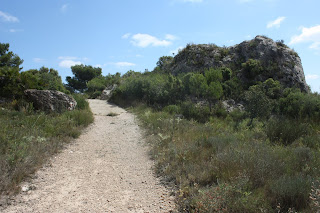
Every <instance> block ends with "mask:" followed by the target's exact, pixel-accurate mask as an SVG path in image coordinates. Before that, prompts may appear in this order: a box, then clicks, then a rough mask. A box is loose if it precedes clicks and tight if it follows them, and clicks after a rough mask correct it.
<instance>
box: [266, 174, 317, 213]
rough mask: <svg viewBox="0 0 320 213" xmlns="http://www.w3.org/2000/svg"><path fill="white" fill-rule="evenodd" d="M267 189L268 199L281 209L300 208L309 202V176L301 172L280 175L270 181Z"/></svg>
mask: <svg viewBox="0 0 320 213" xmlns="http://www.w3.org/2000/svg"><path fill="white" fill-rule="evenodd" d="M269 191H270V192H269V193H270V197H269V199H271V201H272V203H273V204H274V205H275V206H276V205H280V208H281V211H287V210H288V209H289V208H294V209H295V210H301V209H303V208H306V207H307V206H308V203H309V193H310V191H311V178H310V177H308V176H305V175H303V174H297V175H295V176H287V175H285V176H281V177H280V178H278V179H276V180H274V181H272V182H271V183H270V186H269Z"/></svg>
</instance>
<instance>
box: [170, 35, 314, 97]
mask: <svg viewBox="0 0 320 213" xmlns="http://www.w3.org/2000/svg"><path fill="white" fill-rule="evenodd" d="M250 66H255V68H254V69H252V70H254V71H252V70H251V71H250V69H248V67H249V68H250ZM211 67H213V68H218V67H228V68H231V69H232V70H233V72H235V73H236V75H237V76H238V78H239V79H240V80H241V81H242V82H244V83H247V82H250V81H251V82H252V81H265V80H267V79H268V78H273V79H274V80H277V81H279V82H280V83H281V84H282V85H284V86H285V87H294V86H295V87H298V88H300V89H301V90H302V91H304V92H308V91H309V87H308V85H307V83H306V81H305V76H304V72H303V68H302V64H301V60H300V57H299V56H298V54H297V53H296V52H295V51H294V50H292V49H290V48H289V47H288V46H286V45H285V44H284V43H283V41H276V42H275V41H273V40H272V39H270V38H267V37H265V36H256V37H255V38H254V39H252V40H250V41H244V42H242V43H240V44H238V45H235V46H231V47H218V46H216V45H214V44H199V45H194V44H191V45H187V46H186V48H184V49H183V50H181V51H180V52H179V53H178V54H177V55H176V56H175V57H174V59H173V61H172V63H171V65H170V68H169V69H170V71H171V73H173V74H175V75H177V74H179V73H182V72H199V71H200V72H203V71H204V69H208V68H211Z"/></svg>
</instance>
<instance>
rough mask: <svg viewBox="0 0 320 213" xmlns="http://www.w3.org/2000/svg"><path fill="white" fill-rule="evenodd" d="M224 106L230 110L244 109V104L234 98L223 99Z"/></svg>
mask: <svg viewBox="0 0 320 213" xmlns="http://www.w3.org/2000/svg"><path fill="white" fill-rule="evenodd" d="M222 107H223V108H224V109H225V110H226V111H227V112H228V113H230V112H233V111H234V110H239V111H244V106H243V105H242V104H240V103H236V102H235V101H234V100H233V99H229V100H225V101H222Z"/></svg>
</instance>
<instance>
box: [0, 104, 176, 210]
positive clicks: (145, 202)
mask: <svg viewBox="0 0 320 213" xmlns="http://www.w3.org/2000/svg"><path fill="white" fill-rule="evenodd" d="M89 103H90V107H91V109H92V112H93V113H94V116H95V121H94V123H93V124H92V125H90V126H89V127H88V128H87V129H86V130H85V131H84V132H83V134H82V135H81V136H80V137H79V138H78V139H76V140H75V141H74V142H73V143H71V144H69V145H68V146H67V147H66V148H65V149H64V150H63V151H62V152H61V153H59V154H58V155H56V156H55V157H53V158H52V159H51V160H50V162H49V163H48V165H46V166H44V167H43V168H41V169H40V170H39V171H38V172H37V173H36V174H35V177H34V178H33V179H32V180H30V181H28V182H25V183H23V184H22V185H21V186H22V192H21V193H20V194H18V195H17V196H16V197H14V198H13V199H11V200H10V203H9V205H7V206H6V208H5V209H1V212H117V213H118V212H170V211H171V210H174V208H175V204H174V197H172V196H170V191H169V190H168V189H167V188H166V187H164V185H163V184H161V182H160V180H159V179H157V178H156V177H155V175H154V173H153V171H152V167H153V162H152V161H151V160H150V159H149V156H148V148H147V146H146V145H145V141H144V140H143V137H142V132H141V130H140V128H139V126H138V125H137V123H136V122H135V117H134V115H132V114H130V113H128V112H126V111H125V110H124V109H121V108H119V107H117V106H113V105H110V104H108V103H107V102H106V101H101V100H89ZM110 113H111V114H110ZM108 114H109V115H113V116H107V115H108ZM115 114H117V115H115Z"/></svg>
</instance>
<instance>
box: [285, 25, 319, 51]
mask: <svg viewBox="0 0 320 213" xmlns="http://www.w3.org/2000/svg"><path fill="white" fill-rule="evenodd" d="M301 31H302V32H301V34H300V35H295V36H293V37H292V38H291V41H290V43H289V44H297V43H301V42H312V45H311V46H310V48H312V49H315V48H317V47H319V42H320V25H317V26H314V27H310V28H307V27H302V28H301Z"/></svg>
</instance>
